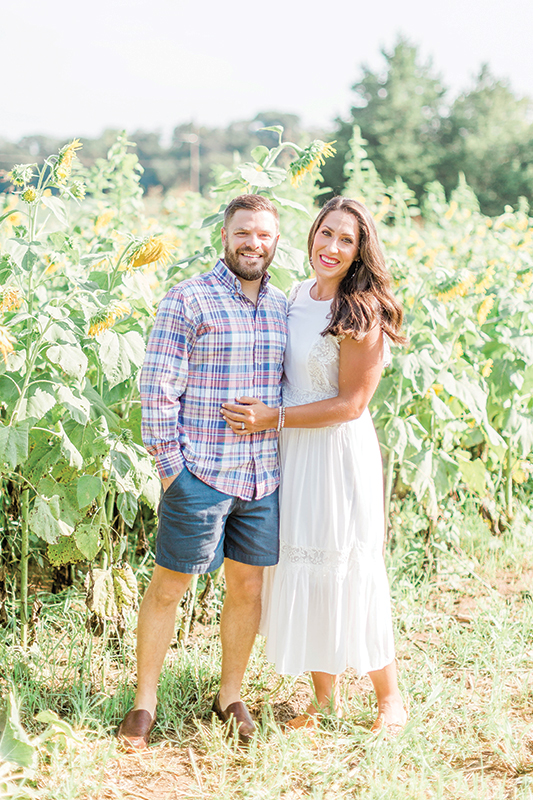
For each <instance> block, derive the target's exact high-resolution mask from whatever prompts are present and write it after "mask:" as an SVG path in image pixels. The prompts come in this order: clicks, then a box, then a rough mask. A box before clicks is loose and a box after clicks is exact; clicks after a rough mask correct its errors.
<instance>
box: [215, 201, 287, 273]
mask: <svg viewBox="0 0 533 800" xmlns="http://www.w3.org/2000/svg"><path fill="white" fill-rule="evenodd" d="M278 239H279V233H278V225H277V220H276V219H275V217H274V216H273V215H272V214H271V213H270V212H269V211H251V210H248V209H245V208H239V209H238V210H237V211H236V212H235V214H234V215H233V217H232V218H231V219H230V221H229V223H228V227H227V229H226V228H222V244H223V245H224V261H225V262H226V266H227V268H228V269H229V270H231V272H233V274H234V275H237V277H238V278H241V279H242V280H244V281H257V280H259V279H260V278H262V277H263V275H264V274H265V272H266V271H267V269H268V267H269V266H270V264H271V262H272V259H273V258H274V254H275V252H276V245H277V243H278Z"/></svg>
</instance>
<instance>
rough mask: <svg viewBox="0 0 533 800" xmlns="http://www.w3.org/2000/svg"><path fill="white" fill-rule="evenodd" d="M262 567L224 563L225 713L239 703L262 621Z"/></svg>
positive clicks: (222, 703) (222, 699) (222, 695)
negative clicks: (233, 704) (247, 666)
mask: <svg viewBox="0 0 533 800" xmlns="http://www.w3.org/2000/svg"><path fill="white" fill-rule="evenodd" d="M263 570H264V567H255V566H251V565H250V564H240V563H239V562H238V561H233V560H232V559H229V558H227V559H226V560H225V562H224V573H225V576H226V597H225V600H224V607H223V609H222V615H221V619H220V638H221V641H222V671H221V677H220V707H221V708H222V709H226V708H227V707H228V705H230V704H231V703H235V702H236V701H237V700H239V699H240V693H241V685H242V681H243V678H244V672H245V670H246V665H247V664H248V659H249V658H250V653H251V652H252V647H253V645H254V641H255V637H256V634H257V630H258V628H259V620H260V618H261V588H262V585H263Z"/></svg>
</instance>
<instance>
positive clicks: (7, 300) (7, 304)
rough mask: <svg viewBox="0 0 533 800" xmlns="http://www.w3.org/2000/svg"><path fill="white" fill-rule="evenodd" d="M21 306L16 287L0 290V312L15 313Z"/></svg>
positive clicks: (6, 287)
mask: <svg viewBox="0 0 533 800" xmlns="http://www.w3.org/2000/svg"><path fill="white" fill-rule="evenodd" d="M21 305H22V297H21V296H20V289H19V288H18V286H9V285H8V286H5V287H4V288H3V289H2V290H0V311H2V312H4V313H5V312H6V311H16V310H17V308H20V307H21Z"/></svg>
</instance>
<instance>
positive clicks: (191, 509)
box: [155, 467, 279, 575]
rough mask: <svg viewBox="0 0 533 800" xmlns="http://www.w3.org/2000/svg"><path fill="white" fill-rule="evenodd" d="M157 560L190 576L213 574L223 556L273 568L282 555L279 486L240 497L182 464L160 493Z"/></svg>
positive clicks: (157, 562) (163, 565)
mask: <svg viewBox="0 0 533 800" xmlns="http://www.w3.org/2000/svg"><path fill="white" fill-rule="evenodd" d="M158 516H159V527H158V530H157V541H156V557H155V562H156V564H159V566H161V567H166V569H171V570H173V571H174V572H183V573H185V574H186V575H202V574H203V573H205V572H214V571H215V570H216V569H218V568H219V567H220V566H221V565H222V562H223V561H224V558H231V559H232V560H233V561H239V562H240V563H241V564H251V565H254V566H259V567H271V566H273V565H274V564H277V563H278V558H279V532H278V531H279V510H278V490H277V489H276V491H275V492H273V493H272V494H269V495H267V496H266V497H262V498H261V499H260V500H241V499H240V498H239V497H232V496H231V495H228V494H223V493H222V492H219V491H218V490H217V489H213V487H212V486H208V485H207V484H206V483H204V482H203V481H201V480H200V479H199V478H197V477H196V476H195V475H193V474H192V473H191V472H189V470H188V469H187V468H186V467H184V468H183V469H182V471H181V472H180V473H179V474H178V475H177V476H176V478H174V480H173V481H172V483H171V484H170V486H169V487H168V489H167V490H166V492H164V493H163V495H162V496H161V500H160V503H159V509H158Z"/></svg>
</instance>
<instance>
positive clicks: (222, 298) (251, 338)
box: [140, 261, 287, 500]
mask: <svg viewBox="0 0 533 800" xmlns="http://www.w3.org/2000/svg"><path fill="white" fill-rule="evenodd" d="M268 280H269V279H268V276H266V275H265V277H264V278H263V282H262V284H261V289H260V291H259V297H258V300H257V305H254V304H253V303H252V302H251V301H250V300H249V299H248V298H247V297H246V296H245V295H244V294H243V292H242V289H241V284H240V281H239V280H238V279H237V278H236V277H235V275H233V273H231V272H230V270H229V269H228V268H227V267H226V265H225V264H224V262H223V261H218V262H217V264H216V266H215V268H214V269H213V270H212V271H211V272H208V273H206V274H204V275H199V276H197V277H195V278H191V279H189V280H185V281H183V282H182V283H178V284H177V285H176V286H174V287H173V288H172V289H171V290H170V291H169V292H168V294H167V295H166V296H165V298H164V299H163V300H162V301H161V303H160V305H159V308H158V311H157V317H156V320H155V324H154V327H153V330H152V333H151V335H150V339H149V342H148V346H147V349H146V357H145V361H144V364H143V368H142V372H141V380H140V387H141V401H142V436H143V441H144V444H145V446H146V449H147V450H148V452H149V453H151V454H152V455H153V456H155V460H156V465H157V468H158V471H159V475H160V477H161V478H166V477H170V476H171V475H176V474H177V473H178V472H180V471H181V469H182V468H183V466H185V465H186V466H187V468H188V469H189V470H190V472H192V473H193V474H194V475H196V476H197V477H198V478H200V480H202V481H203V482H204V483H207V484H209V486H212V487H214V488H215V489H218V490H219V491H221V492H224V493H225V494H229V495H232V496H234V497H240V498H242V499H244V500H250V499H252V498H260V497H263V496H264V495H268V494H270V493H271V492H273V491H274V490H275V488H276V486H277V485H278V483H279V467H278V459H277V440H278V436H277V433H276V431H274V430H269V431H263V432H262V433H252V434H251V435H247V436H238V435H237V434H235V433H233V431H232V430H231V428H230V427H229V425H228V424H227V423H226V422H225V421H224V419H223V418H222V416H221V414H220V406H221V404H222V403H224V402H234V401H235V398H236V397H242V396H244V395H246V396H249V397H257V398H259V399H260V400H263V402H265V403H266V404H267V405H269V406H279V405H280V403H281V392H280V381H281V375H282V371H283V353H284V350H285V345H286V341H287V300H286V298H285V296H284V295H283V293H282V292H280V291H279V290H278V289H275V288H272V287H269V286H268Z"/></svg>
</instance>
